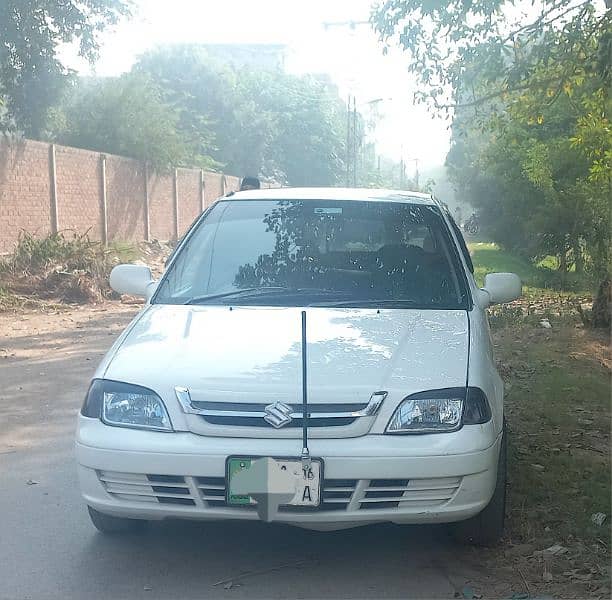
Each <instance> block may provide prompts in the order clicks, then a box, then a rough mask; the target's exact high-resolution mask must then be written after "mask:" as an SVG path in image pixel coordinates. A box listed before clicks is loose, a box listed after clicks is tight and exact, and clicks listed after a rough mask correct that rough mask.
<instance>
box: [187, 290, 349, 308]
mask: <svg viewBox="0 0 612 600" xmlns="http://www.w3.org/2000/svg"><path fill="white" fill-rule="evenodd" d="M338 293H339V292H337V291H335V290H327V289H324V288H291V287H285V286H260V287H250V288H242V289H240V290H232V291H231V292H223V293H220V294H205V295H202V296H194V297H193V298H190V299H189V300H187V302H185V304H206V303H207V302H209V301H211V300H220V299H222V298H242V299H246V298H257V297H260V296H265V297H268V296H299V295H302V294H319V295H325V296H328V295H337V294H338ZM308 304H310V303H308Z"/></svg>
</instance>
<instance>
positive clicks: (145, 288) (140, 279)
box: [110, 265, 157, 300]
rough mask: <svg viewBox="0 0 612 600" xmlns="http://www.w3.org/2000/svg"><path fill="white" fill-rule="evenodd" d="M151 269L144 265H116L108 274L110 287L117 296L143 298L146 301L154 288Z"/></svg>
mask: <svg viewBox="0 0 612 600" xmlns="http://www.w3.org/2000/svg"><path fill="white" fill-rule="evenodd" d="M156 283H157V282H156V281H155V280H154V279H153V274H152V273H151V269H149V267H146V266H144V265H117V266H116V267H114V268H113V270H112V271H111V274H110V286H111V287H112V288H113V289H114V290H115V291H116V292H117V293H118V294H129V295H130V296H144V297H145V298H146V299H147V300H148V299H149V298H150V297H151V296H152V295H153V292H154V291H155V288H156Z"/></svg>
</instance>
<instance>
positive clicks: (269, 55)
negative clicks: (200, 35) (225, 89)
mask: <svg viewBox="0 0 612 600" xmlns="http://www.w3.org/2000/svg"><path fill="white" fill-rule="evenodd" d="M203 48H204V49H205V50H206V52H207V53H208V55H209V56H210V57H211V58H214V59H217V60H218V61H220V62H224V63H227V64H231V65H232V66H234V67H236V68H241V67H249V66H250V67H256V68H258V69H266V70H270V71H276V70H284V68H285V57H286V54H287V46H285V45H284V44H203Z"/></svg>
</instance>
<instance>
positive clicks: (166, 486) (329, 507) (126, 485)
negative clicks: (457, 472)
mask: <svg viewBox="0 0 612 600" xmlns="http://www.w3.org/2000/svg"><path fill="white" fill-rule="evenodd" d="M98 478H99V480H100V482H101V483H102V485H103V486H104V488H105V489H106V491H107V492H108V493H109V494H110V495H111V496H114V497H115V498H117V499H121V500H125V501H130V502H147V503H149V502H157V503H159V504H173V505H184V506H196V505H198V506H200V507H202V508H206V507H209V508H229V509H232V510H245V509H246V510H253V509H254V508H255V507H254V506H253V505H240V506H230V505H228V504H227V502H226V499H225V491H226V490H225V478H224V477H189V476H179V475H148V474H135V473H116V472H109V471H98ZM460 485H461V477H446V478H442V477H440V478H431V479H412V480H408V479H371V480H357V479H325V480H324V481H323V482H322V489H321V505H320V506H319V507H316V508H313V507H303V506H281V507H280V508H279V511H280V512H288V513H290V512H296V513H297V512H314V511H349V510H350V511H352V510H368V511H371V510H389V509H401V508H411V509H415V508H428V507H429V508H433V507H438V506H441V505H443V504H445V503H446V502H448V501H449V500H451V499H452V498H453V496H454V495H455V493H456V492H457V490H458V489H459V486H460ZM196 491H197V492H196Z"/></svg>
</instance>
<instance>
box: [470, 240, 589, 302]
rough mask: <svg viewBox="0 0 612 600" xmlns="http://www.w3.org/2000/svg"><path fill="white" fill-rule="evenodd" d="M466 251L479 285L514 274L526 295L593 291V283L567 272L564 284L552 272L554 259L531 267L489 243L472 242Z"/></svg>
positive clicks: (523, 260)
mask: <svg viewBox="0 0 612 600" xmlns="http://www.w3.org/2000/svg"><path fill="white" fill-rule="evenodd" d="M469 248H470V252H471V254H472V260H473V261H474V276H475V277H476V281H477V282H478V284H479V285H483V283H484V278H485V275H486V274H487V273H516V274H517V275H518V276H519V277H520V278H521V280H522V281H523V284H524V286H525V292H526V294H531V295H538V294H541V293H543V291H549V292H550V291H557V292H567V293H574V294H589V293H590V292H591V291H592V287H593V282H592V281H591V280H590V279H589V278H588V277H587V276H586V275H579V274H577V273H574V272H570V273H566V275H565V280H564V278H563V274H562V273H560V272H559V271H558V270H556V268H555V267H556V261H555V259H554V258H553V257H547V258H545V259H543V260H542V261H540V262H539V263H538V264H533V263H532V262H530V261H529V260H527V259H525V258H522V257H518V256H515V255H513V254H510V253H509V252H506V251H505V250H502V249H501V248H500V247H499V246H498V245H497V244H494V243H491V242H472V243H470V244H469Z"/></svg>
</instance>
